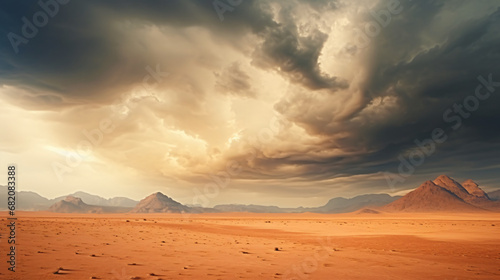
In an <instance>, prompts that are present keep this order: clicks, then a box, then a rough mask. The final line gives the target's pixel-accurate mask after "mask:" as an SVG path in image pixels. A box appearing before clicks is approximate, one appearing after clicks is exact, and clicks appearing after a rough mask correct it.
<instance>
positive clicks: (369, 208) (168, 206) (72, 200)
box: [0, 175, 500, 213]
mask: <svg viewBox="0 0 500 280" xmlns="http://www.w3.org/2000/svg"><path fill="white" fill-rule="evenodd" d="M6 193H7V191H6V187H5V186H0V201H2V200H3V201H6ZM17 197H18V207H17V209H18V210H27V211H41V210H42V211H43V210H48V211H53V212H60V213H123V212H130V213H213V212H251V213H304V212H312V213H348V212H355V211H359V213H367V212H370V213H378V212H380V211H382V212H440V211H454V212H478V211H500V201H498V200H500V190H496V191H493V192H490V193H488V194H487V193H485V192H484V191H483V190H482V189H481V188H480V187H479V186H478V185H477V184H476V183H475V182H474V181H472V180H466V181H464V182H463V183H461V184H460V183H458V182H457V181H455V180H453V179H452V178H450V177H448V176H446V175H441V176H439V177H437V178H436V179H435V180H433V181H426V182H424V183H423V184H422V185H420V186H419V187H418V188H416V189H414V190H413V191H411V192H409V193H408V194H406V195H405V196H402V197H401V196H390V195H388V194H366V195H360V196H356V197H353V198H343V197H336V198H332V199H330V200H329V201H328V202H327V203H326V204H325V205H323V206H319V207H297V208H281V207H277V206H263V205H242V204H223V205H216V206H214V207H213V208H202V207H199V206H187V205H183V204H181V203H179V202H177V201H175V200H173V199H172V198H170V197H168V196H166V195H164V194H162V193H161V192H157V193H154V194H151V195H149V196H148V197H146V198H144V199H142V200H141V201H135V200H132V199H129V198H126V197H114V198H110V199H106V198H103V197H100V196H97V195H92V194H88V193H85V192H81V191H79V192H75V193H73V194H70V195H68V196H61V197H57V198H54V199H47V198H45V197H42V196H40V195H39V194H37V193H35V192H30V191H21V192H18V193H17ZM2 209H3V210H5V209H6V208H5V206H3V208H2V206H0V210H2Z"/></svg>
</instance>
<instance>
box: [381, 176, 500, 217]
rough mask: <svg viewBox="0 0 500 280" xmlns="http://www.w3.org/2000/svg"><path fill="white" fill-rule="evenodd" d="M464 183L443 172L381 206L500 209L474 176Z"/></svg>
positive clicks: (417, 209)
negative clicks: (474, 179)
mask: <svg viewBox="0 0 500 280" xmlns="http://www.w3.org/2000/svg"><path fill="white" fill-rule="evenodd" d="M463 184H464V185H465V187H464V185H462V184H460V183H458V182H457V181H455V180H453V179H452V178H450V177H448V176H446V175H441V176H439V177H437V178H436V179H435V180H434V181H426V182H424V183H423V184H422V185H420V187H418V188H417V189H415V190H413V191H411V192H409V193H408V194H406V195H405V196H403V197H402V198H400V199H398V200H396V201H394V202H392V203H390V204H388V205H386V206H383V207H381V208H380V209H381V210H383V211H389V212H478V211H487V210H492V211H498V210H500V202H495V201H492V200H490V198H489V197H488V195H486V193H484V191H483V190H482V189H481V188H479V186H478V185H477V184H476V183H474V182H473V181H472V180H467V181H465V182H464V183H463Z"/></svg>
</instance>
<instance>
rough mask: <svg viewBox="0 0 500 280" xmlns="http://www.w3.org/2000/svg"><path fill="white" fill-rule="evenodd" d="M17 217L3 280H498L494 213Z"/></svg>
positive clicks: (498, 219) (1, 268)
mask: <svg viewBox="0 0 500 280" xmlns="http://www.w3.org/2000/svg"><path fill="white" fill-rule="evenodd" d="M17 215H18V221H17V244H16V245H17V272H15V273H12V272H10V271H8V270H7V263H6V260H7V256H6V254H4V252H7V248H8V244H7V242H6V239H5V237H6V236H7V227H6V226H5V225H6V224H7V220H6V213H5V212H1V217H2V228H1V230H0V233H1V237H2V238H1V240H0V249H1V252H2V254H1V257H0V258H1V260H0V261H1V262H0V263H1V265H0V279H500V214H498V213H497V214H487V215H485V214H362V215H359V214H334V215H322V214H240V213H238V214H227V213H225V214H191V215H182V214H146V215H144V214H54V213H47V212H17ZM127 220H128V222H127ZM276 248H277V249H276ZM59 268H62V269H61V270H59V273H58V274H54V272H56V271H58V269H59ZM92 277H95V278H92Z"/></svg>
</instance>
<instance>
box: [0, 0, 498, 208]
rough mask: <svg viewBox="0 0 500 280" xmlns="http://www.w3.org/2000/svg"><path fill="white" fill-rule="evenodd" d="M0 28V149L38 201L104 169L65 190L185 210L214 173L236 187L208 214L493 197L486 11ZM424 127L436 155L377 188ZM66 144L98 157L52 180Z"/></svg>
mask: <svg viewBox="0 0 500 280" xmlns="http://www.w3.org/2000/svg"><path fill="white" fill-rule="evenodd" d="M223 2H224V3H227V4H228V5H231V3H229V2H225V1H223ZM40 3H41V4H40ZM388 7H398V9H399V10H398V11H400V12H398V13H392V14H391V13H390V12H389V11H388V9H389V8H388ZM0 13H1V17H0V18H1V19H0V21H1V23H2V24H1V25H0V31H1V33H2V34H3V36H2V39H1V41H0V52H1V54H0V84H1V85H2V87H1V88H0V102H1V103H2V104H3V105H4V108H5V112H4V113H2V114H1V115H0V122H1V123H2V125H3V127H5V128H9V129H10V130H11V134H10V135H9V136H2V145H1V149H0V150H1V151H2V152H1V153H2V156H6V157H7V158H9V157H13V160H20V161H22V159H24V158H26V157H27V154H29V153H30V152H32V151H36V152H35V153H34V154H36V158H35V159H34V160H33V161H31V163H30V164H31V167H30V168H33V169H36V168H39V169H43V170H49V171H48V172H47V173H48V174H45V175H43V176H42V177H41V179H37V180H33V181H31V182H30V183H31V184H32V185H33V186H31V188H32V189H33V190H38V191H40V192H41V193H44V192H45V193H47V194H48V195H49V196H50V195H51V194H53V195H54V196H55V195H59V194H61V193H66V191H65V190H64V191H63V190H62V189H61V188H62V186H63V185H65V184H67V183H68V182H71V184H75V182H78V178H82V176H83V177H85V176H88V174H91V173H92V174H96V176H99V175H98V174H99V172H98V171H96V170H101V169H100V168H105V169H106V170H107V171H108V172H109V174H108V175H106V176H109V178H108V177H106V178H108V179H106V181H103V182H102V183H99V182H98V181H88V182H87V183H86V182H85V181H84V180H83V181H82V183H81V184H80V185H82V186H81V187H83V188H85V186H84V185H88V184H93V185H95V188H97V189H106V190H107V191H105V193H103V195H106V194H109V195H111V194H113V193H116V192H117V191H118V189H117V188H116V187H113V186H109V185H113V184H121V183H123V184H125V185H126V184H127V182H126V181H128V180H126V179H116V178H118V177H120V176H121V174H131V175H130V176H131V178H132V177H133V178H144V181H146V182H147V184H146V185H150V186H151V187H134V186H132V185H128V187H127V188H128V192H129V193H130V194H131V195H132V196H133V195H136V196H142V195H144V194H146V193H147V191H149V190H150V189H154V188H156V189H158V188H160V189H161V188H166V189H168V191H169V192H170V193H173V194H178V196H180V197H185V198H186V199H187V200H189V197H190V195H192V191H191V189H192V188H196V187H198V186H203V184H205V183H206V182H210V180H211V179H210V174H216V173H217V172H220V171H221V170H224V169H225V168H226V166H227V163H228V162H236V163H237V164H238V165H239V166H240V167H241V172H239V173H238V174H235V175H233V176H231V190H228V191H227V195H226V196H225V195H223V194H221V195H220V196H219V197H218V198H217V199H218V200H220V201H219V202H229V200H231V199H233V198H234V196H236V194H237V193H240V194H245V193H248V194H250V193H252V194H255V193H258V194H259V195H261V196H265V194H266V193H267V194H272V195H273V196H275V197H279V196H281V197H282V199H283V200H279V203H282V205H295V204H294V203H296V202H297V199H300V197H302V196H305V195H306V194H307V195H310V194H311V193H312V196H314V197H315V199H312V200H311V201H309V202H308V203H311V204H314V203H316V202H318V201H322V199H323V198H324V200H327V198H329V197H330V196H334V195H345V196H352V195H356V194H361V193H367V192H387V191H393V192H394V191H398V190H404V189H408V188H412V187H415V186H414V184H416V183H417V182H418V181H419V180H425V179H429V177H430V178H432V177H433V176H435V175H437V174H440V173H446V174H449V175H451V176H456V177H458V178H462V177H463V178H469V177H470V178H472V179H475V180H478V181H479V182H480V183H484V184H486V185H487V187H491V188H494V187H500V185H498V183H497V182H495V180H494V178H495V177H494V176H495V174H497V173H498V158H499V156H500V152H499V151H500V149H499V148H500V142H499V140H500V132H499V131H500V130H499V123H500V115H499V114H498V113H497V112H498V107H499V105H500V97H499V94H498V93H499V91H500V89H499V88H498V83H499V82H500V73H499V71H498V63H499V61H500V49H499V48H498V46H499V45H500V32H499V31H500V4H499V3H498V1H481V2H478V3H472V2H465V1H458V0H457V1H430V0H429V1H403V0H401V1H396V0H382V1H378V2H373V1H343V0H337V1H327V0H317V1H305V0H304V1H302V0H294V1H284V0H272V1H264V0H255V1H251V0H245V1H242V2H241V4H239V5H236V6H234V7H232V9H231V10H227V11H225V12H224V16H223V20H221V18H220V17H219V15H218V14H217V10H216V9H215V8H214V2H211V1H202V0H198V1H195V0H193V1H160V0H158V1H118V0H110V1H97V0H91V1H76V0H74V1H62V0H61V1H56V0H42V1H12V0H9V1H3V2H2V4H0ZM43 13H45V14H46V20H45V18H44V17H43V16H41V15H42V14H43ZM42 21H46V22H42ZM42 23H43V24H42ZM374 27H376V28H378V29H373V28H374ZM367 28H372V29H367ZM366 30H372V31H373V30H376V31H378V32H376V34H371V35H370V36H367V35H366V34H365V35H364V36H367V37H366V38H368V39H369V41H365V42H363V41H362V40H360V37H359V36H360V34H361V36H363V34H364V33H363V32H366ZM360 32H361V33H360ZM27 35H28V36H27ZM20 38H21V39H20ZM367 42H368V43H367ZM478 87H481V89H480V92H481V93H482V94H483V95H481V96H486V95H487V97H486V98H483V99H481V98H478V97H477V96H478V95H477V93H476V92H477V88H478ZM471 96H473V97H471ZM474 96H476V97H474ZM474 98H475V99H474ZM475 100H477V102H475ZM476 103H477V104H476ZM472 107H474V108H473V109H474V110H468V109H467V108H469V109H470V108H472ZM460 108H461V110H462V111H460V110H459V109H460ZM13 118H17V119H22V121H19V122H20V123H23V125H20V126H15V125H14V124H13V123H12V119H13ZM103 120H106V121H109V122H110V123H111V127H112V129H110V130H109V132H103V131H100V132H99V130H98V129H99V124H100V123H101V122H102V121H103ZM30 126H31V127H32V128H28V127H30ZM35 126H36V127H35ZM436 128H439V129H442V130H443V131H444V133H445V134H446V141H444V142H443V143H438V144H436V146H435V148H436V149H435V151H434V152H433V153H432V155H430V156H428V157H427V158H426V159H425V162H424V163H423V164H421V165H419V166H418V167H417V168H416V170H415V172H414V174H413V175H414V176H412V177H409V178H408V179H407V180H406V181H405V182H404V183H401V184H400V185H397V186H395V189H394V186H393V188H389V186H388V185H387V182H386V180H385V177H384V174H386V173H387V172H391V173H395V174H396V173H398V166H399V164H400V156H403V157H405V156H406V157H407V156H408V154H409V153H411V151H413V150H414V149H416V148H418V146H417V144H416V141H417V142H421V141H424V140H425V139H431V138H432V131H433V130H434V129H436ZM96 129H97V130H96ZM99 133H101V134H99ZM88 135H90V139H89V136H88ZM99 135H101V136H102V137H98V136H99ZM92 137H94V138H92ZM83 140H85V141H89V142H92V141H91V140H96V141H97V140H99V141H98V143H97V144H95V143H94V144H92V147H91V155H90V156H86V157H82V163H79V164H78V165H77V166H74V167H69V168H70V169H71V171H67V172H65V174H64V176H66V177H65V178H66V179H63V180H62V181H60V179H61V178H58V176H56V175H55V174H54V171H53V170H52V169H53V168H52V166H53V163H54V162H58V163H60V164H61V165H63V166H68V163H67V162H66V161H67V157H68V155H69V154H71V152H77V150H78V147H79V146H78V145H79V143H82V141H83ZM104 166H105V167H104ZM86 172H87V173H86ZM88 172H90V173H88ZM110 174H111V175H110ZM113 174H114V175H113ZM71 178H73V179H71ZM127 178H128V177H127ZM65 180H66V181H65ZM138 180H139V179H138ZM356 180H358V181H356ZM359 180H361V181H359ZM481 180H482V181H481ZM356 182H357V183H356ZM35 184H38V186H35ZM104 184H106V185H107V186H104ZM58 186H59V187H58ZM99 187H102V188H99ZM283 197H284V198H283ZM217 199H215V200H214V203H215V202H217V201H218V200H217ZM254 199H257V200H258V198H255V197H254ZM188 202H189V201H188ZM253 202H258V201H253Z"/></svg>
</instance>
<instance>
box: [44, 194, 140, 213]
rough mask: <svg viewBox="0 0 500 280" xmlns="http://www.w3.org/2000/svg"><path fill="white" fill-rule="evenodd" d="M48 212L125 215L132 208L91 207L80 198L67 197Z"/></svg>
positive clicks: (53, 205) (52, 206)
mask: <svg viewBox="0 0 500 280" xmlns="http://www.w3.org/2000/svg"><path fill="white" fill-rule="evenodd" d="M48 210H49V211H51V212H56V213H125V212H128V211H130V210H131V208H127V207H113V206H97V205H89V204H86V203H85V202H83V200H82V199H81V198H79V197H74V196H67V197H65V198H64V199H63V200H60V201H58V202H56V203H54V204H52V205H51V206H50V207H49V209H48Z"/></svg>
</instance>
